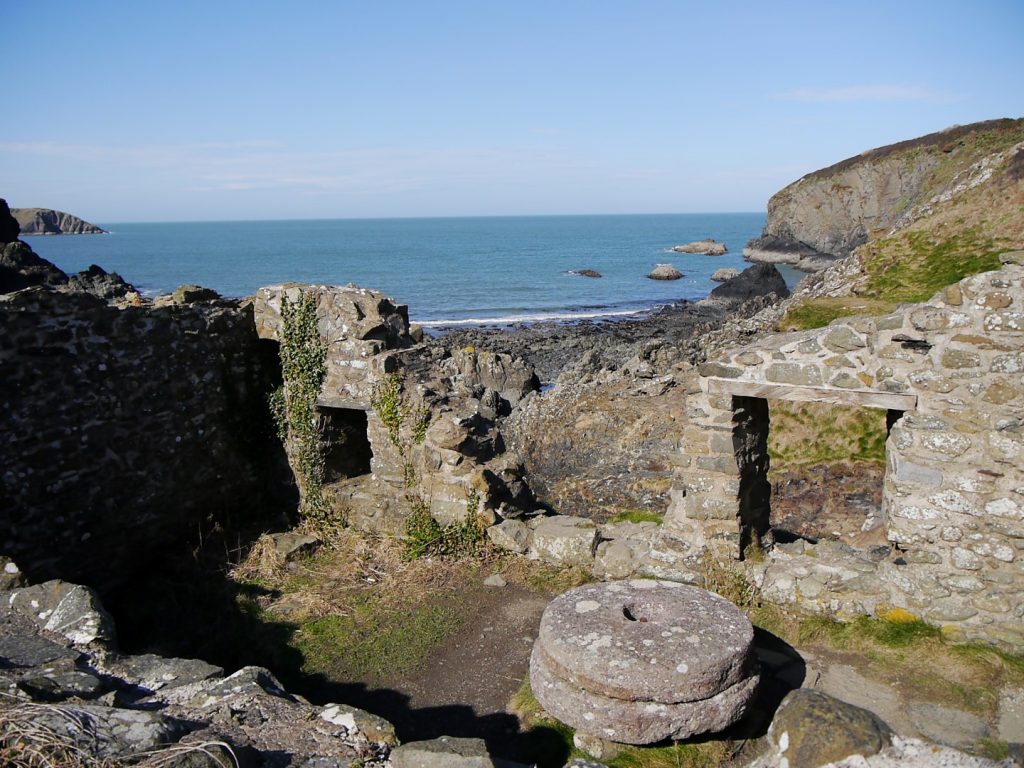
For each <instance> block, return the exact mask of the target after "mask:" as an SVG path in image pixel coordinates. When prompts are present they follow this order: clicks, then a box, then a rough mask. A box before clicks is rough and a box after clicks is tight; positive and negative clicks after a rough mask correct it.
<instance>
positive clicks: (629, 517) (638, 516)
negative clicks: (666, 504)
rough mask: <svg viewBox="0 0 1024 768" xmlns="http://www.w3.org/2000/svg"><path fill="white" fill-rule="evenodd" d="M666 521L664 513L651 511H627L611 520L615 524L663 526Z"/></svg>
mask: <svg viewBox="0 0 1024 768" xmlns="http://www.w3.org/2000/svg"><path fill="white" fill-rule="evenodd" d="M664 520H665V515H664V513H662V512H654V511H652V510H650V509H627V510H625V511H623V512H619V514H617V515H615V517H613V518H612V519H611V522H613V523H657V524H658V525H661V524H662V522H663V521H664Z"/></svg>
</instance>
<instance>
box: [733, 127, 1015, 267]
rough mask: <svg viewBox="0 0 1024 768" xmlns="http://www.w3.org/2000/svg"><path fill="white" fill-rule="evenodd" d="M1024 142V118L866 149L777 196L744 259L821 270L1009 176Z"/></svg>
mask: <svg viewBox="0 0 1024 768" xmlns="http://www.w3.org/2000/svg"><path fill="white" fill-rule="evenodd" d="M1022 141H1024V120H990V121H988V122H984V123H974V124H971V125H965V126H956V127H953V128H949V129H947V130H945V131H940V132H938V133H932V134H929V135H927V136H922V137H920V138H917V139H911V140H908V141H901V142H899V143H897V144H891V145H888V146H885V147H880V148H878V149H871V150H867V151H865V152H862V153H861V154H859V155H857V156H855V157H851V158H848V159H846V160H843V161H842V162H839V163H836V164H835V165H832V166H829V167H828V168H822V169H821V170H818V171H814V172H813V173H809V174H807V175H806V176H804V177H802V178H801V179H798V180H797V181H795V182H793V183H792V184H790V185H789V186H787V187H786V188H785V189H783V190H781V191H780V192H777V193H776V194H775V195H773V196H772V198H771V199H770V200H769V201H768V219H767V221H766V222H765V227H764V232H763V233H762V235H761V237H760V238H757V239H755V240H752V241H751V242H750V243H749V244H748V245H747V247H746V248H745V249H744V251H743V255H744V256H745V257H746V258H747V259H748V260H750V261H761V262H768V263H776V264H777V263H782V264H792V265H794V266H795V267H796V268H797V269H801V270H803V271H805V272H818V271H820V270H822V269H824V268H826V267H828V266H829V265H830V264H832V263H834V262H835V261H837V260H839V259H844V258H846V257H847V256H849V255H850V254H851V253H853V251H854V249H856V248H857V247H859V246H861V245H863V244H864V243H866V242H868V241H869V240H874V239H878V238H885V237H892V236H893V235H894V234H896V233H897V232H899V231H901V230H903V229H904V228H906V227H908V226H909V225H911V224H912V223H913V222H914V221H915V220H917V219H920V218H922V217H925V216H927V215H928V214H929V213H930V212H931V211H932V210H933V209H935V208H936V207H937V206H939V205H941V204H942V203H944V202H948V201H949V200H951V199H952V198H954V197H957V196H959V195H962V194H963V193H965V192H968V191H969V190H971V189H974V188H975V187H978V186H979V185H986V184H988V183H989V182H991V181H992V179H993V176H998V175H1001V174H1002V173H1005V172H1007V171H1008V170H1009V169H1008V166H1007V164H1006V160H1007V159H1008V158H1010V157H1012V156H1017V153H1018V152H1019V147H1020V144H1021V142H1022ZM1018 162H1019V161H1018ZM1011 172H1012V171H1011Z"/></svg>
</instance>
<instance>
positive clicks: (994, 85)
mask: <svg viewBox="0 0 1024 768" xmlns="http://www.w3.org/2000/svg"><path fill="white" fill-rule="evenodd" d="M712 6H713V7H712ZM1022 39H1024V2H1022V1H1021V0H1002V1H999V0H974V2H971V3H968V2H941V1H940V2H936V1H934V0H933V1H930V2H912V1H908V2H857V3H854V2H848V1H847V2H835V3H832V2H826V1H825V0H816V1H815V2H806V3H804V2H783V1H782V0H779V1H777V2H771V3H769V2H749V3H739V2H728V0H723V1H721V2H715V3H707V2H706V3H701V4H696V3H689V2H682V1H678V2H646V1H644V0H635V1H634V2H601V0H586V1H583V0H579V1H577V0H563V1H561V2H550V1H548V2H532V0H517V2H514V3H513V2H510V3H492V2H480V0H476V1H475V2H436V3H427V2H388V1H387V0H378V1H375V2H370V0H367V1H366V2H340V1H338V2H280V1H278V2H273V3H269V2H253V1H250V2H230V1H228V0H216V1H211V0H204V2H191V1H190V0H181V1H178V2H164V3H155V2H154V3H151V2H145V1H139V0H135V1H134V2H123V3H121V2H106V3H103V2H85V1H78V2H71V1H69V2H48V1H47V0H34V1H33V2H22V1H21V0H0V66H2V68H3V71H4V72H5V73H6V75H7V77H6V78H5V80H6V83H7V85H6V88H5V91H6V96H7V98H6V99H5V102H6V105H5V107H4V110H3V112H4V118H3V120H2V123H0V196H4V197H6V198H7V199H8V201H9V202H10V204H11V205H13V206H44V207H52V208H58V209H61V210H67V211H70V212H73V213H76V214H78V215H81V216H83V217H85V218H87V219H90V220H93V221H99V222H118V221H158V220H211V219H212V220H217V219H267V218H335V217H378V216H457V215H506V214H508V215H515V214H563V213H648V212H649V213H655V212H706V211H755V210H763V209H764V208H765V205H766V203H767V199H768V197H769V196H770V195H771V194H772V193H773V192H775V191H777V190H778V189H780V188H781V187H783V186H784V185H785V184H787V183H789V182H790V181H793V180H795V179H797V178H799V177H800V176H801V175H802V174H804V173H806V172H808V171H811V170H814V169H815V168H819V167H822V166H825V165H830V164H831V163H833V162H836V161H838V160H841V159H843V158H845V157H848V156H850V155H853V154H857V153H858V152H860V151H862V150H864V149H867V148H870V147H875V146H880V145H883V144H887V143H891V142H893V141H899V140H902V139H906V138H911V137H913V136H918V135H921V134H924V133H929V132H932V131H935V130H940V129H942V128H945V127H948V126H950V125H953V124H964V123H970V122H974V121H977V120H984V119H989V118H995V117H1020V116H1024V45H1021V40H1022Z"/></svg>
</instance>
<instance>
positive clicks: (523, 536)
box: [487, 520, 530, 555]
mask: <svg viewBox="0 0 1024 768" xmlns="http://www.w3.org/2000/svg"><path fill="white" fill-rule="evenodd" d="M487 537H488V538H489V539H490V540H491V543H492V544H494V546H496V547H497V548H498V549H503V550H505V551H506V552H515V553H516V554H517V555H522V554H525V553H526V550H527V549H528V548H529V546H530V528H529V526H527V525H526V523H523V522H520V521H519V520H502V521H501V522H500V523H498V524H497V525H492V526H491V527H490V528H488V529H487Z"/></svg>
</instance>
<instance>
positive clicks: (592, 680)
mask: <svg viewBox="0 0 1024 768" xmlns="http://www.w3.org/2000/svg"><path fill="white" fill-rule="evenodd" d="M753 637H754V632H753V627H752V626H751V625H750V622H749V621H748V620H747V619H746V617H745V616H744V615H743V614H742V613H741V612H740V611H739V609H738V608H736V607H735V606H734V605H732V604H731V603H729V602H728V601H727V600H725V599H724V598H722V597H719V596H718V595H715V594H712V593H710V592H707V591H705V590H702V589H698V588H696V587H689V586H686V585H682V584H677V583H675V582H667V581H653V580H646V579H640V580H633V581H618V582H609V583H606V584H592V585H586V586H583V587H578V588H576V589H573V590H570V591H569V592H566V593H564V594H562V595H560V596H559V597H557V598H555V599H554V600H553V601H552V602H551V604H550V605H549V606H548V607H547V609H545V611H544V615H543V617H542V618H541V625H540V631H539V633H538V637H537V641H536V643H535V645H534V650H533V655H532V657H531V661H530V680H531V683H532V685H533V690H534V693H535V694H536V696H537V699H538V700H539V701H540V703H541V704H542V705H543V706H544V708H545V709H546V710H548V712H550V713H551V714H553V715H554V716H555V717H557V718H559V719H560V720H562V721H564V722H566V723H567V724H569V725H571V726H573V727H574V728H577V729H579V730H582V731H584V732H586V733H590V734H592V735H594V736H598V737H601V738H605V739H610V740H612V741H620V742H624V743H630V744H648V743H654V742H657V741H661V740H662V739H666V738H675V739H681V738H687V737H689V736H692V735H694V734H697V733H707V732H711V731H719V730H722V729H723V728H726V727H727V726H729V725H731V724H732V723H734V722H736V721H737V720H738V719H739V718H740V717H742V715H743V713H744V712H745V711H746V707H747V704H748V702H749V700H750V698H751V697H752V696H753V694H754V691H755V689H756V688H757V684H758V679H759V677H758V674H757V661H756V658H755V656H754V654H753V650H752V648H753Z"/></svg>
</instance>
